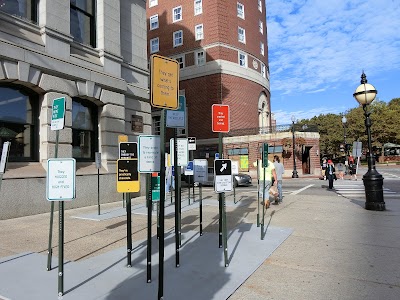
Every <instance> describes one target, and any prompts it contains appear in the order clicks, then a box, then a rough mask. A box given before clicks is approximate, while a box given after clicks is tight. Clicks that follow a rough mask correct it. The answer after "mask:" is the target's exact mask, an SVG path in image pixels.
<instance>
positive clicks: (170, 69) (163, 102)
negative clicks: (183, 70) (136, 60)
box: [150, 54, 179, 110]
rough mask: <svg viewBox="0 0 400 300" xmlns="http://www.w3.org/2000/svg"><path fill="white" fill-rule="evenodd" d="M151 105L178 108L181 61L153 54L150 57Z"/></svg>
mask: <svg viewBox="0 0 400 300" xmlns="http://www.w3.org/2000/svg"><path fill="white" fill-rule="evenodd" d="M150 63H151V66H150V67H151V69H150V72H151V73H150V75H151V105H152V106H155V107H160V108H167V109H173V110H176V109H178V103H179V102H178V98H179V63H178V61H177V60H175V59H171V58H168V57H163V56H160V55H156V54H153V55H152V56H151V57H150Z"/></svg>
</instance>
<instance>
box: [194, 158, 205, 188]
mask: <svg viewBox="0 0 400 300" xmlns="http://www.w3.org/2000/svg"><path fill="white" fill-rule="evenodd" d="M193 169H194V170H193V171H194V174H193V175H194V181H195V182H200V183H202V182H206V181H207V180H208V161H207V159H194V160H193Z"/></svg>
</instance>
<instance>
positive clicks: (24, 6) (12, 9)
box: [0, 0, 38, 23]
mask: <svg viewBox="0 0 400 300" xmlns="http://www.w3.org/2000/svg"><path fill="white" fill-rule="evenodd" d="M37 8H38V0H19V1H17V0H8V1H6V0H0V11H3V12H5V13H8V14H10V15H13V16H17V17H21V18H24V19H28V20H29V21H33V22H35V23H37V11H38V9H37Z"/></svg>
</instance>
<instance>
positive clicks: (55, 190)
mask: <svg viewBox="0 0 400 300" xmlns="http://www.w3.org/2000/svg"><path fill="white" fill-rule="evenodd" d="M75 175H76V162H75V159H74V158H51V159H48V160H47V177H46V198H47V200H48V201H63V200H72V199H75Z"/></svg>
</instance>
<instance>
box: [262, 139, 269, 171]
mask: <svg viewBox="0 0 400 300" xmlns="http://www.w3.org/2000/svg"><path fill="white" fill-rule="evenodd" d="M262 161H263V168H268V144H267V143H264V144H263V152H262Z"/></svg>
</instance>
